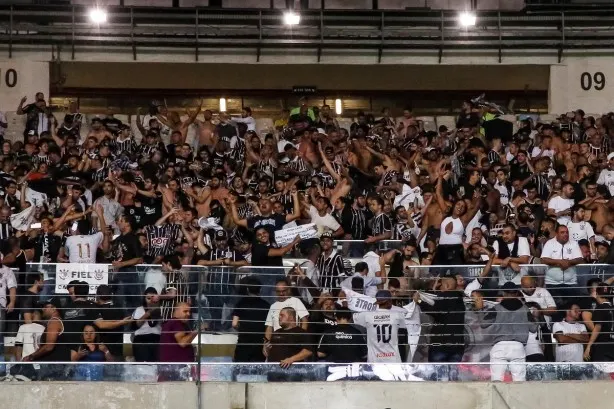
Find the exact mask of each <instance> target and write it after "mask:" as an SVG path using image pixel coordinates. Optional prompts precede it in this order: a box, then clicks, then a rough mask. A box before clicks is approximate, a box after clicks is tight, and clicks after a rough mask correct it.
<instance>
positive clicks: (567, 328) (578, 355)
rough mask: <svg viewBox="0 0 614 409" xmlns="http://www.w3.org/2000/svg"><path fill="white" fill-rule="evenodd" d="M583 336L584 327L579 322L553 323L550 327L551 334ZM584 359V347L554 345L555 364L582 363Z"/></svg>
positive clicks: (578, 344)
mask: <svg viewBox="0 0 614 409" xmlns="http://www.w3.org/2000/svg"><path fill="white" fill-rule="evenodd" d="M557 332H558V333H562V334H563V335H566V334H583V333H586V332H587V330H586V326H585V325H584V324H582V323H580V322H567V321H561V322H555V323H554V325H553V326H552V333H553V334H556V333H557ZM583 358H584V345H583V344H581V343H574V344H565V345H561V344H559V343H557V344H556V362H582V361H583Z"/></svg>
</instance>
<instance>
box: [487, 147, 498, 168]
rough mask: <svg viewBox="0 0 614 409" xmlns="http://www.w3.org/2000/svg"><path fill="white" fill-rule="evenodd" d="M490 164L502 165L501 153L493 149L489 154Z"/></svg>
mask: <svg viewBox="0 0 614 409" xmlns="http://www.w3.org/2000/svg"><path fill="white" fill-rule="evenodd" d="M488 163H490V164H491V165H498V164H500V163H501V156H500V155H499V152H497V151H495V150H492V149H491V151H490V152H488Z"/></svg>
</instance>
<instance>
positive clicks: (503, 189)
mask: <svg viewBox="0 0 614 409" xmlns="http://www.w3.org/2000/svg"><path fill="white" fill-rule="evenodd" d="M495 189H497V190H498V191H499V202H501V205H502V206H505V205H506V204H508V203H509V202H510V199H511V198H510V191H509V190H507V186H505V185H502V184H500V183H499V182H497V183H495Z"/></svg>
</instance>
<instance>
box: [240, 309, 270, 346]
mask: <svg viewBox="0 0 614 409" xmlns="http://www.w3.org/2000/svg"><path fill="white" fill-rule="evenodd" d="M270 307H271V305H270V304H269V303H268V302H266V301H264V300H263V299H262V298H260V297H243V298H242V299H241V301H239V302H238V303H237V305H236V306H235V309H234V311H233V312H232V315H233V316H237V317H239V339H238V340H237V344H248V345H249V344H261V343H262V340H263V338H264V322H265V321H266V317H267V314H268V313H269V308H270Z"/></svg>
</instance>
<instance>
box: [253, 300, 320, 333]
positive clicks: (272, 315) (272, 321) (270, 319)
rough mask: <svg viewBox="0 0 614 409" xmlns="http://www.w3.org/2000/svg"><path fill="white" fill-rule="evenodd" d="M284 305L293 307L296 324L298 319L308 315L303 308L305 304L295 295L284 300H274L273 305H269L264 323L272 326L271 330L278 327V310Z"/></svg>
mask: <svg viewBox="0 0 614 409" xmlns="http://www.w3.org/2000/svg"><path fill="white" fill-rule="evenodd" d="M286 307H290V308H294V311H296V318H297V324H298V321H299V320H301V319H302V318H305V317H306V316H308V315H309V312H307V309H305V306H304V305H303V303H302V302H301V300H299V299H298V298H295V297H290V298H288V299H287V300H285V301H276V302H274V303H273V305H271V308H269V313H268V314H267V316H266V321H265V323H264V325H266V326H267V327H273V331H277V330H278V329H280V328H281V326H280V325H279V312H280V311H281V310H283V309H284V308H286Z"/></svg>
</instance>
